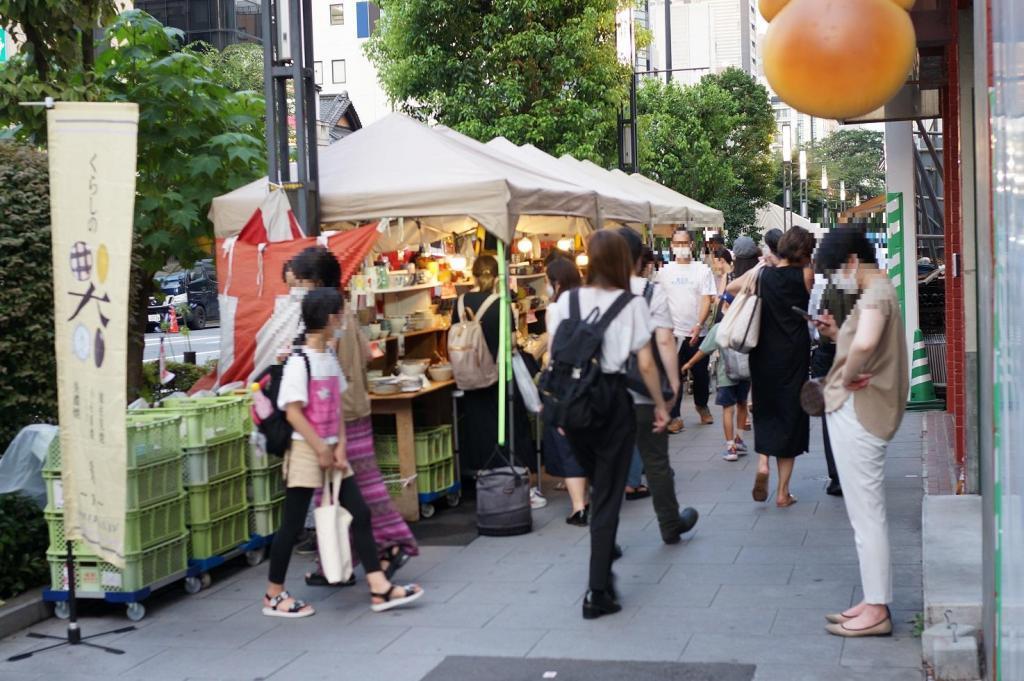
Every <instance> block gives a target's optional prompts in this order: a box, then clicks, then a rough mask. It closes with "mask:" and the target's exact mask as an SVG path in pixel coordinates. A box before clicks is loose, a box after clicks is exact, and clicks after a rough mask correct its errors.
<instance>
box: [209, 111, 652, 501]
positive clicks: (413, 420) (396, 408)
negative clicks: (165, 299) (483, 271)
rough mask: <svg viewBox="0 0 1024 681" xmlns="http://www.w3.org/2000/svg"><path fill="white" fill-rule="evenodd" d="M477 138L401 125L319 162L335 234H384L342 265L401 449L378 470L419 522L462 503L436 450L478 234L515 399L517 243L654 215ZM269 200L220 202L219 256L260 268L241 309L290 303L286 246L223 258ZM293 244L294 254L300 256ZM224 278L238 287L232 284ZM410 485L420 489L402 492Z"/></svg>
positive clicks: (392, 436)
mask: <svg viewBox="0 0 1024 681" xmlns="http://www.w3.org/2000/svg"><path fill="white" fill-rule="evenodd" d="M467 140H468V138H462V136H459V135H458V134H457V133H450V132H449V133H445V132H442V131H439V130H437V129H434V128H429V127H427V126H424V125H422V124H419V123H416V122H414V121H412V120H410V119H408V118H405V117H404V116H401V115H398V114H395V115H393V116H389V117H387V118H385V119H383V120H381V121H379V122H377V123H375V124H374V125H371V126H368V127H367V128H364V129H363V130H361V131H359V132H358V133H355V134H353V135H351V136H349V137H347V138H345V139H344V140H343V141H341V142H338V143H337V144H334V145H332V146H330V147H327V148H324V149H322V150H321V152H320V153H321V157H320V168H321V173H320V199H321V212H322V217H323V223H324V225H323V227H324V229H330V228H334V227H344V228H352V227H353V226H358V225H361V224H363V223H366V222H368V221H373V222H374V225H373V226H370V227H361V229H363V230H368V231H369V232H372V233H373V236H374V239H373V241H374V245H372V246H370V247H369V248H368V253H373V255H372V256H370V257H367V258H364V259H363V260H362V261H361V262H359V263H350V262H346V261H343V266H344V267H345V268H346V271H345V276H346V280H348V281H349V286H348V295H349V297H350V300H351V302H352V305H353V306H354V307H355V308H356V309H357V310H358V313H359V321H360V324H361V325H362V326H363V331H364V333H365V334H366V335H367V336H368V337H370V338H371V339H373V346H372V352H373V357H374V359H373V363H372V364H371V371H373V372H374V375H373V378H372V379H371V386H372V388H371V389H372V391H373V392H374V393H376V394H374V395H372V399H371V402H372V408H373V413H374V414H376V415H377V416H379V417H380V418H379V419H375V437H376V438H378V441H380V442H387V443H390V444H393V448H392V449H391V450H388V451H383V447H378V449H377V456H378V461H379V462H382V463H383V462H384V461H385V460H387V462H388V463H387V464H383V465H382V472H384V470H386V469H387V470H390V469H388V466H389V465H394V463H397V467H396V468H395V469H394V481H395V482H396V485H395V490H394V492H395V495H396V497H397V501H398V503H399V506H400V507H401V510H402V513H403V515H404V516H405V517H406V518H408V519H410V520H415V519H416V518H417V517H418V515H419V512H420V506H421V504H424V501H425V499H427V500H432V499H433V498H435V497H433V496H431V495H438V494H453V493H454V492H456V491H457V488H456V487H455V485H454V483H453V484H452V485H451V486H447V483H448V482H449V481H451V477H450V476H451V473H450V469H449V468H448V466H447V464H446V462H447V460H448V457H446V458H444V459H440V458H438V457H441V456H442V455H443V454H444V453H446V452H447V451H448V449H446V448H441V454H438V453H437V451H436V450H435V449H432V445H431V444H430V443H431V442H434V440H432V439H431V438H433V437H435V436H436V435H437V433H439V432H444V431H443V430H438V429H443V428H444V426H446V425H447V426H448V427H449V428H448V431H447V436H448V438H449V441H450V438H451V428H450V426H451V424H452V423H453V422H454V415H453V414H452V411H453V407H452V404H453V399H452V393H453V385H452V382H451V380H450V376H449V377H448V379H447V380H446V379H445V377H444V371H443V369H444V367H443V366H440V367H438V366H436V364H437V362H438V360H443V359H444V358H445V354H446V342H445V337H446V334H447V331H448V327H449V325H450V306H451V304H452V303H453V302H454V300H455V299H456V298H457V296H458V294H459V293H460V292H461V291H463V290H465V287H466V285H467V283H468V282H467V277H466V274H465V273H466V269H467V266H468V265H469V260H470V258H472V257H473V256H474V255H475V254H477V253H478V252H479V251H480V249H481V248H482V247H484V246H485V243H484V242H485V241H486V238H485V237H484V234H483V233H482V232H478V231H477V228H478V227H479V228H482V229H483V231H484V232H486V234H488V235H491V236H492V237H493V238H495V240H496V244H495V245H496V250H497V256H498V257H497V260H498V262H499V270H500V279H501V283H502V285H500V286H499V289H500V292H501V295H502V305H501V315H502V322H501V324H502V328H503V329H504V331H503V332H502V333H501V342H500V347H499V353H498V354H499V356H500V359H501V360H502V370H501V371H500V372H499V376H500V381H499V390H500V394H508V393H507V392H506V384H507V381H508V380H509V378H510V369H509V365H510V360H509V357H510V351H511V343H512V341H511V338H510V334H509V332H508V329H509V327H510V324H509V320H508V318H507V311H508V307H509V306H508V300H509V299H508V295H509V290H508V284H507V281H508V280H507V269H506V265H507V260H508V258H507V254H506V244H508V243H509V242H511V241H512V239H513V235H514V234H515V232H516V231H519V232H520V233H526V234H534V235H547V234H574V235H575V234H585V233H587V232H589V231H590V230H591V229H593V227H594V226H595V225H601V224H603V223H604V222H605V220H604V216H603V214H602V210H603V208H604V207H605V206H611V205H613V204H614V201H615V200H617V201H619V202H620V204H621V208H622V211H621V212H615V213H614V217H616V218H622V219H633V220H637V221H639V222H641V223H642V222H643V221H644V220H645V219H646V217H647V216H649V213H650V207H649V206H648V205H647V204H646V203H645V202H643V201H636V200H630V199H629V198H628V197H623V196H615V197H612V196H609V195H610V194H612V192H611V189H610V188H609V189H608V190H607V193H602V192H599V191H597V190H595V189H593V188H591V187H585V186H580V185H577V184H574V183H572V182H569V181H566V180H564V179H560V178H558V177H556V176H554V175H552V174H549V173H545V172H541V171H539V170H537V169H535V168H534V167H533V166H530V165H527V164H524V163H521V162H519V161H516V160H514V159H511V158H508V157H504V156H502V155H500V154H496V153H495V152H494V151H493V150H490V149H487V148H486V147H485V146H484V145H482V144H479V143H477V142H473V141H467ZM267 191H268V187H267V181H266V179H263V180H259V181H256V182H254V183H251V184H249V185H247V186H245V187H242V188H240V189H238V190H236V191H234V192H231V193H230V194H227V195H225V196H222V197H218V198H217V199H215V200H214V202H213V207H212V209H211V213H210V217H211V219H212V220H213V221H214V224H215V231H216V234H217V237H218V243H219V245H220V248H219V253H220V254H221V255H220V257H219V258H218V267H219V268H220V267H223V268H224V270H225V274H226V271H227V270H228V269H230V267H231V256H233V257H234V258H235V261H234V266H235V267H236V268H237V267H238V263H239V258H241V259H242V260H244V261H247V262H249V263H250V264H249V265H248V267H254V265H253V263H256V264H257V265H258V266H259V267H262V270H261V274H260V275H259V276H260V277H261V279H260V280H259V281H258V282H257V281H256V280H255V278H253V277H250V279H251V280H250V281H246V282H242V281H239V279H238V278H237V269H236V270H235V273H236V274H235V276H234V277H231V278H230V281H231V282H232V285H231V287H230V288H228V287H227V286H225V287H224V293H225V294H226V295H228V296H233V297H237V298H238V299H239V301H238V304H239V305H241V300H242V299H243V298H253V297H262V298H264V299H265V300H268V299H269V300H273V299H274V297H275V296H276V295H281V293H280V292H276V291H275V287H276V286H277V284H276V283H273V284H272V283H271V281H272V280H273V281H274V282H276V281H279V279H280V276H279V272H280V267H279V265H280V263H279V262H277V261H276V259H275V258H276V255H275V254H276V253H278V252H281V251H282V249H283V248H284V246H283V245H282V244H274V243H272V244H266V245H262V246H257V247H256V250H255V251H244V252H243V251H239V250H238V249H239V248H241V245H240V244H234V245H233V248H231V249H227V248H226V247H225V246H226V245H227V244H229V242H230V240H231V239H232V237H233V236H234V235H235V234H236V233H237V230H238V229H240V228H241V226H242V225H244V224H245V223H246V222H247V221H248V220H249V218H250V217H251V215H252V212H253V210H255V209H256V207H258V206H259V205H260V203H261V202H262V201H263V199H264V198H265V196H266V193H267ZM377 221H379V223H378V222H377ZM349 233H350V232H342V233H341V235H340V236H346V235H347V234H349ZM335 238H339V235H330V234H326V235H324V236H322V237H321V240H326V243H327V245H328V246H329V247H330V243H331V240H332V239H335ZM285 243H289V244H290V246H289V250H290V249H291V248H297V246H295V245H292V242H285ZM467 246H469V247H468V248H467ZM298 250H301V248H298ZM243 253H244V254H243ZM467 255H468V257H467ZM275 266H276V269H275ZM221 280H222V281H226V280H227V277H226V276H225V275H224V274H222V276H221ZM264 304H265V303H264ZM235 335H236V336H237V333H236V334H235ZM431 363H434V364H435V366H433V367H431ZM428 367H430V368H428ZM396 374H397V375H396ZM423 374H426V375H425V376H424V375H423ZM228 377H230V376H223V377H222V378H228ZM498 407H499V418H498V420H499V425H498V434H499V435H498V440H499V445H503V444H504V443H505V433H506V428H505V425H506V420H507V416H508V415H507V407H508V405H507V404H506V400H500V401H499V405H498ZM385 417H386V418H385ZM428 434H429V437H428ZM453 463H454V462H453ZM442 464H445V465H442ZM411 480H416V484H415V485H412V484H403V483H409V482H410V481H411ZM427 503H429V501H428V502H427ZM424 510H426V506H425V505H424Z"/></svg>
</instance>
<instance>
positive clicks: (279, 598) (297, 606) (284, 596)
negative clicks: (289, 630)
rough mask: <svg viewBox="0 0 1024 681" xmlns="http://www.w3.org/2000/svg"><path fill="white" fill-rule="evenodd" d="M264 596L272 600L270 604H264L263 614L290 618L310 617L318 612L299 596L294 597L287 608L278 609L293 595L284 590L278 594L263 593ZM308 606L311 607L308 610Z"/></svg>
mask: <svg viewBox="0 0 1024 681" xmlns="http://www.w3.org/2000/svg"><path fill="white" fill-rule="evenodd" d="M263 597H264V598H266V599H267V600H268V601H270V605H269V606H268V605H264V606H263V614H264V615H266V616H267V617H287V618H289V619H297V618H299V617H309V616H311V615H315V614H316V610H314V609H313V608H309V604H308V603H306V602H304V601H300V600H299V599H297V598H294V599H292V604H291V606H289V607H288V609H287V610H278V609H277V606H279V605H281V604H282V603H284V602H285V601H287V600H288V599H289V598H291V595H290V594H289V593H288V592H287V591H282V592H281V593H279V594H277V595H276V596H271V595H270V594H263ZM306 608H309V610H306Z"/></svg>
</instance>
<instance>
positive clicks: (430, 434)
mask: <svg viewBox="0 0 1024 681" xmlns="http://www.w3.org/2000/svg"><path fill="white" fill-rule="evenodd" d="M413 439H414V441H415V447H416V465H417V466H429V465H431V464H435V463H440V462H441V461H445V460H446V459H450V458H452V427H451V426H450V425H445V426H438V427H436V428H421V429H419V430H417V431H416V432H415V433H414V435H413ZM373 449H374V453H375V454H376V455H377V463H378V464H380V465H382V466H397V465H398V436H397V435H395V434H394V433H379V434H377V433H375V434H374V436H373Z"/></svg>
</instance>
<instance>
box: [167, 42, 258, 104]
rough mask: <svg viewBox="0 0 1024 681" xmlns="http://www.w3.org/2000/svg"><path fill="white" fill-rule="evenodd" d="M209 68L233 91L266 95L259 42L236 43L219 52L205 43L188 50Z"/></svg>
mask: <svg viewBox="0 0 1024 681" xmlns="http://www.w3.org/2000/svg"><path fill="white" fill-rule="evenodd" d="M186 49H187V50H188V51H190V52H192V53H194V54H195V55H196V56H197V57H199V61H201V62H202V63H203V66H205V67H206V68H208V69H210V71H211V72H212V73H213V74H214V78H215V80H216V81H217V82H218V83H220V84H221V85H223V86H224V87H226V88H227V89H229V90H231V91H232V92H240V91H242V90H250V91H252V92H256V93H258V94H260V95H262V94H263V46H262V45H260V44H259V43H237V44H235V45H228V46H227V47H225V48H224V49H223V50H218V49H217V48H215V47H214V46H213V45H210V44H209V43H204V42H197V43H192V44H191V45H189V46H188V47H187V48H186Z"/></svg>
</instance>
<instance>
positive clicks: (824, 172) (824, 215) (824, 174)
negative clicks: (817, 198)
mask: <svg viewBox="0 0 1024 681" xmlns="http://www.w3.org/2000/svg"><path fill="white" fill-rule="evenodd" d="M821 225H822V227H824V228H825V229H828V168H827V167H826V166H825V164H824V163H823V164H821Z"/></svg>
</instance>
